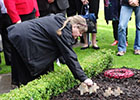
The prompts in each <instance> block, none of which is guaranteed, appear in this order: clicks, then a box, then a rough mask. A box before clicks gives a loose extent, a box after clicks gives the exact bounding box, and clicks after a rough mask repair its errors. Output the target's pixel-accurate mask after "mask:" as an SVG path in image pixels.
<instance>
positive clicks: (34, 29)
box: [8, 14, 93, 86]
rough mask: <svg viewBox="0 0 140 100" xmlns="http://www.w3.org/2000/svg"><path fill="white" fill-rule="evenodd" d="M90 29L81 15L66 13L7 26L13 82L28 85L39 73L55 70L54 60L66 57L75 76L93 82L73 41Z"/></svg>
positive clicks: (90, 83) (82, 80)
mask: <svg viewBox="0 0 140 100" xmlns="http://www.w3.org/2000/svg"><path fill="white" fill-rule="evenodd" d="M86 31H87V25H86V20H85V19H84V18H83V17H81V16H78V15H76V16H73V17H68V18H67V19H65V17H64V15H63V14H56V15H54V14H53V15H50V16H46V17H42V18H38V19H34V20H30V21H26V22H24V23H20V24H16V25H12V26H10V27H9V28H8V32H9V33H8V35H9V39H10V41H11V43H12V44H13V47H14V48H13V50H12V68H13V69H14V70H13V71H14V72H13V74H14V75H13V74H12V75H13V76H14V79H16V80H13V81H14V82H15V84H14V85H18V86H19V85H20V84H27V83H28V82H29V81H31V80H33V79H35V78H37V77H38V76H39V75H42V74H45V73H47V72H48V71H53V70H54V66H53V65H52V63H53V62H54V61H55V60H56V59H57V58H58V57H59V56H63V58H64V59H65V61H66V64H67V66H68V67H69V69H70V70H71V72H72V73H73V75H74V77H75V78H76V79H79V80H80V81H81V82H85V83H86V84H87V85H92V84H93V82H92V80H91V79H88V78H87V76H86V75H85V73H84V71H83V70H82V68H81V66H80V64H79V62H78V59H77V55H76V54H75V52H74V51H73V49H72V42H73V41H74V39H76V38H77V37H78V36H81V35H82V33H83V32H86Z"/></svg>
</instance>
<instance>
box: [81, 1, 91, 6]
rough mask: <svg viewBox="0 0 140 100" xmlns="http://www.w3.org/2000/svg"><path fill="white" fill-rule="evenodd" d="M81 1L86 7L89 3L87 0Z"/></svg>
mask: <svg viewBox="0 0 140 100" xmlns="http://www.w3.org/2000/svg"><path fill="white" fill-rule="evenodd" d="M81 1H82V3H83V5H86V4H88V3H89V2H88V0H81Z"/></svg>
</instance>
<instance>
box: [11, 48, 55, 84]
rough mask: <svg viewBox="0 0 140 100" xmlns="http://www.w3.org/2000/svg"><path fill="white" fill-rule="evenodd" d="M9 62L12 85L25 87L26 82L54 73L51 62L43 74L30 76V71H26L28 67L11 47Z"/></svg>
mask: <svg viewBox="0 0 140 100" xmlns="http://www.w3.org/2000/svg"><path fill="white" fill-rule="evenodd" d="M11 62H12V63H11V72H12V83H11V84H12V85H17V86H20V85H21V84H23V85H26V84H27V83H28V82H30V81H32V80H34V79H36V78H38V77H39V76H40V75H43V74H47V73H48V72H51V71H54V64H53V62H52V63H50V64H49V65H48V66H47V67H46V69H45V70H44V71H43V72H41V73H40V74H38V75H36V76H32V75H31V73H30V70H29V69H28V68H29V65H28V64H27V63H25V61H24V60H23V59H22V57H21V56H20V53H19V52H17V50H16V49H15V48H14V47H12V54H11Z"/></svg>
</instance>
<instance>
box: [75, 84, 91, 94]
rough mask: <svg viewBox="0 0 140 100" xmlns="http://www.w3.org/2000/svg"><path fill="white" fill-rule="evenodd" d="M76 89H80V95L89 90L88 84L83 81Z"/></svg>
mask: <svg viewBox="0 0 140 100" xmlns="http://www.w3.org/2000/svg"><path fill="white" fill-rule="evenodd" d="M78 90H79V91H80V95H83V94H84V93H86V92H89V90H88V86H87V85H86V84H85V83H84V82H82V83H81V85H80V86H79V87H78Z"/></svg>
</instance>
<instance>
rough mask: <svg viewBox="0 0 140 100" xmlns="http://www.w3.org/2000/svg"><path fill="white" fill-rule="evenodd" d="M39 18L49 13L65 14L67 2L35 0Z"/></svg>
mask: <svg viewBox="0 0 140 100" xmlns="http://www.w3.org/2000/svg"><path fill="white" fill-rule="evenodd" d="M37 3H38V7H39V12H40V17H43V16H46V15H48V14H50V13H54V14H56V13H63V14H66V9H67V8H68V7H69V3H68V0H37Z"/></svg>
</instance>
